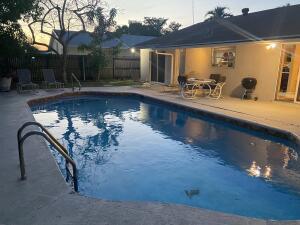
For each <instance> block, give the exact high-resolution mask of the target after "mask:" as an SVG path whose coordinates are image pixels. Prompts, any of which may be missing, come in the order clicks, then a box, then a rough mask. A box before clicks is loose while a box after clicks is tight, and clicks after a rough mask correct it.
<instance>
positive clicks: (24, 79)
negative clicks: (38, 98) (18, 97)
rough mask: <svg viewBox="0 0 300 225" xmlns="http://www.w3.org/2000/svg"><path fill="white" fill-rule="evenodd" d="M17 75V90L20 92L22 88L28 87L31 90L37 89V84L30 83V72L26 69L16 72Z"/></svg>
mask: <svg viewBox="0 0 300 225" xmlns="http://www.w3.org/2000/svg"><path fill="white" fill-rule="evenodd" d="M17 75H18V79H19V81H18V83H17V90H18V92H21V91H22V90H23V88H25V87H28V88H31V89H37V88H38V87H39V85H38V84H36V83H32V81H31V72H30V70H28V69H19V70H17Z"/></svg>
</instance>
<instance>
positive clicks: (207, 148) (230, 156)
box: [32, 96, 300, 220]
mask: <svg viewBox="0 0 300 225" xmlns="http://www.w3.org/2000/svg"><path fill="white" fill-rule="evenodd" d="M32 110H33V113H34V117H35V119H36V120H37V121H38V122H41V123H42V124H43V125H45V126H46V127H47V128H48V129H49V131H50V132H51V133H52V134H53V135H54V136H55V137H56V138H58V139H59V141H60V142H62V143H63V144H64V145H65V146H67V148H68V150H69V152H70V154H71V156H72V157H73V159H74V160H75V161H76V163H77V166H78V172H79V191H80V193H81V194H83V195H86V196H91V197H96V198H101V199H107V200H129V201H159V202H167V203H177V204H185V205H189V206H194V207H201V208H206V209H212V210H217V211H221V212H226V213H231V214H238V215H243V216H249V217H257V218H265V219H280V220H281V219H300V165H299V162H298V153H297V149H296V147H295V146H293V145H292V144H290V143H288V142H287V141H284V140H281V139H277V138H274V137H271V136H268V135H266V134H262V133H258V132H253V131H250V130H246V129H244V128H239V127H237V126H234V125H230V124H227V123H223V122H220V121H214V120H212V119H210V118H208V117H200V116H197V115H195V114H192V113H189V112H187V111H183V110H179V109H177V108H174V107H172V106H168V105H166V104H162V103H157V102H154V101H150V100H147V99H144V100H141V99H139V98H137V97H129V96H127V97H125V96H113V97H110V96H103V97H98V96H97V97H80V98H72V99H70V98H69V99H62V100H59V101H55V102H51V103H47V104H41V105H37V106H34V107H33V108H32ZM53 154H54V155H55V158H56V159H57V161H58V164H59V165H60V167H61V169H62V171H63V173H64V172H65V171H64V165H63V159H62V158H61V157H60V156H58V155H57V154H56V153H55V152H53Z"/></svg>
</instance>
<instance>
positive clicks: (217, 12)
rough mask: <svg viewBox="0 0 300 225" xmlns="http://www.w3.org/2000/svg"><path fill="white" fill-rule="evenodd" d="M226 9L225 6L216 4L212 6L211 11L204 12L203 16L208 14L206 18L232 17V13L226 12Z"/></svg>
mask: <svg viewBox="0 0 300 225" xmlns="http://www.w3.org/2000/svg"><path fill="white" fill-rule="evenodd" d="M226 10H228V8H227V7H221V6H217V7H216V8H214V9H213V10H211V11H208V12H207V13H206V14H205V17H207V16H209V18H207V19H206V20H213V19H220V18H228V17H232V16H233V15H232V14H231V13H230V12H228V13H227V12H226Z"/></svg>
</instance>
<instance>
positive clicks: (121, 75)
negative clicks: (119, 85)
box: [113, 58, 140, 80]
mask: <svg viewBox="0 0 300 225" xmlns="http://www.w3.org/2000/svg"><path fill="white" fill-rule="evenodd" d="M113 78H115V79H133V80H139V79H140V59H139V58H113Z"/></svg>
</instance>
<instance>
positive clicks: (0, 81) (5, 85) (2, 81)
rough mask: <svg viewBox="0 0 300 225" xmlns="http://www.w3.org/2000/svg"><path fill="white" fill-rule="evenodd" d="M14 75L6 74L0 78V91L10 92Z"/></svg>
mask: <svg viewBox="0 0 300 225" xmlns="http://www.w3.org/2000/svg"><path fill="white" fill-rule="evenodd" d="M13 76H14V73H12V72H11V73H6V74H4V75H2V76H1V77H0V91H10V87H11V81H12V78H13Z"/></svg>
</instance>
